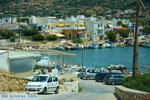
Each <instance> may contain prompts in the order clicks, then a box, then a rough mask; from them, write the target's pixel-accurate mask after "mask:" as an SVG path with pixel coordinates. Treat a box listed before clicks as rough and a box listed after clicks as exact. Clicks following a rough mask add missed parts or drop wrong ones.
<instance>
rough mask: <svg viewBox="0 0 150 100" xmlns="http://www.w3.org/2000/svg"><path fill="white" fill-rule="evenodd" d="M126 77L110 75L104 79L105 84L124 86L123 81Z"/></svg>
mask: <svg viewBox="0 0 150 100" xmlns="http://www.w3.org/2000/svg"><path fill="white" fill-rule="evenodd" d="M124 78H125V77H124V76H123V75H120V74H108V75H106V76H105V77H104V82H105V84H112V85H115V84H122V81H123V79H124Z"/></svg>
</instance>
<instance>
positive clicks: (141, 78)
mask: <svg viewBox="0 0 150 100" xmlns="http://www.w3.org/2000/svg"><path fill="white" fill-rule="evenodd" d="M123 86H125V87H127V88H131V89H135V90H140V91H145V92H150V73H148V74H143V75H137V76H135V79H134V80H133V79H132V77H126V78H125V79H124V80H123Z"/></svg>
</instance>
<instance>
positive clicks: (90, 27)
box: [85, 17, 104, 41]
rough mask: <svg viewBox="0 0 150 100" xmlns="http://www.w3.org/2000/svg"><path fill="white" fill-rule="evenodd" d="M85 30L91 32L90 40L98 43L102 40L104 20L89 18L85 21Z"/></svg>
mask: <svg viewBox="0 0 150 100" xmlns="http://www.w3.org/2000/svg"><path fill="white" fill-rule="evenodd" d="M85 23H86V30H87V31H89V32H91V40H92V41H99V40H103V39H104V20H103V19H101V20H99V19H97V18H96V17H89V18H87V19H86V21H85Z"/></svg>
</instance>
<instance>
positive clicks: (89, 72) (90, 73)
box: [79, 68, 98, 80]
mask: <svg viewBox="0 0 150 100" xmlns="http://www.w3.org/2000/svg"><path fill="white" fill-rule="evenodd" d="M97 72H98V71H97V70H95V69H86V68H85V69H82V70H81V71H80V75H79V77H80V78H81V79H86V80H89V79H95V76H96V73H97Z"/></svg>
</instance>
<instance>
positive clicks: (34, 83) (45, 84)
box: [26, 75, 59, 94]
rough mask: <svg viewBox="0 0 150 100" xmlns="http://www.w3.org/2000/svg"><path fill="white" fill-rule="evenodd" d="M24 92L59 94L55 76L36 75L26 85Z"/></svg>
mask: <svg viewBox="0 0 150 100" xmlns="http://www.w3.org/2000/svg"><path fill="white" fill-rule="evenodd" d="M26 91H36V92H38V93H46V92H55V93H56V94H58V92H59V83H58V78H57V76H55V75H37V76H35V77H34V78H33V79H32V80H31V81H30V82H28V83H27V84H26Z"/></svg>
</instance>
